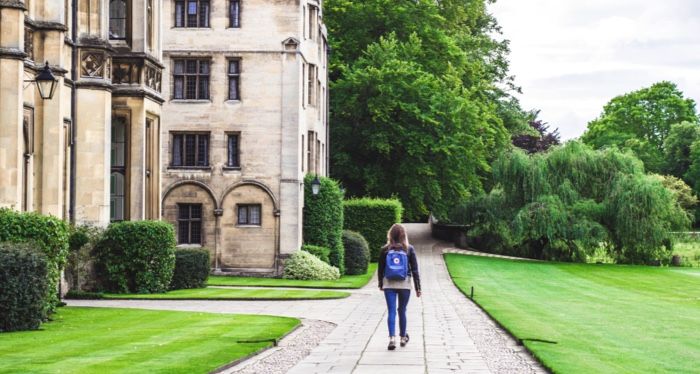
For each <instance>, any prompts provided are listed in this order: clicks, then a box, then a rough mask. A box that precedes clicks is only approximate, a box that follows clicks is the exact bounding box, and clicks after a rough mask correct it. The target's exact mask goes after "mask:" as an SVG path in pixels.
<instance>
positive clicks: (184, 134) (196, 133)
mask: <svg viewBox="0 0 700 374" xmlns="http://www.w3.org/2000/svg"><path fill="white" fill-rule="evenodd" d="M178 136H182V140H181V143H180V150H181V152H182V154H181V155H180V165H177V164H175V158H176V157H175V142H176V141H177V140H176V137H178ZM188 136H194V137H195V140H194V146H195V149H194V165H187V164H186V161H185V160H186V158H187V156H188V155H187V149H186V148H187V146H186V141H187V137H188ZM201 137H204V138H206V145H205V150H204V152H205V154H204V157H205V158H206V162H205V164H204V165H199V161H200V160H199V159H200V156H201V154H200V147H201V145H202V144H201V143H200V139H201ZM168 168H169V169H204V170H209V169H211V134H210V133H209V132H203V131H172V132H170V164H169V165H168Z"/></svg>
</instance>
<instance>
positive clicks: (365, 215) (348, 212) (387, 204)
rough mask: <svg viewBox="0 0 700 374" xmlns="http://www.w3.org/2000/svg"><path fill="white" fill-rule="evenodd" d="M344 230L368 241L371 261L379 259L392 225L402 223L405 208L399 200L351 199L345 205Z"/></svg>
mask: <svg viewBox="0 0 700 374" xmlns="http://www.w3.org/2000/svg"><path fill="white" fill-rule="evenodd" d="M343 210H344V213H343V215H344V228H345V229H346V230H352V231H357V232H358V233H360V234H361V235H362V236H363V237H364V238H365V239H366V240H367V244H368V245H369V250H370V253H371V260H372V261H374V262H376V261H377V260H378V259H379V252H381V249H382V246H384V245H385V244H386V233H387V231H389V228H391V225H393V224H395V223H399V222H401V214H402V212H403V206H402V205H401V202H400V201H399V200H397V199H371V198H361V199H351V200H346V201H345V202H344V203H343Z"/></svg>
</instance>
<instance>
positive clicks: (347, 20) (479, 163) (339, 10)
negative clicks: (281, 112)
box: [325, 0, 527, 220]
mask: <svg viewBox="0 0 700 374" xmlns="http://www.w3.org/2000/svg"><path fill="white" fill-rule="evenodd" d="M486 3H487V1H485V0H446V1H440V2H435V1H431V0H363V1H360V0H327V2H326V4H325V11H326V22H327V25H328V28H329V34H330V35H331V39H330V45H331V48H332V50H333V53H332V55H331V66H330V69H331V72H330V76H331V82H330V88H331V90H333V95H331V107H330V110H331V119H330V121H331V142H332V146H333V152H332V155H331V157H332V160H331V161H332V164H331V174H332V175H333V176H334V177H336V178H338V179H340V180H341V181H342V183H343V185H344V186H345V187H346V189H347V193H348V195H350V196H376V197H390V196H396V197H398V198H399V199H401V201H402V203H403V205H404V207H405V212H404V218H405V219H407V220H415V219H419V218H423V217H425V216H426V215H427V214H428V213H430V212H433V213H434V214H436V215H437V216H445V215H446V213H447V212H448V210H449V207H451V206H454V205H455V204H457V203H459V202H461V201H462V200H463V199H465V198H466V197H467V196H469V195H470V194H471V193H473V192H476V191H480V190H481V188H482V183H481V182H482V179H483V176H484V175H486V174H487V173H488V172H489V170H490V166H489V163H490V162H491V161H492V160H493V159H495V158H496V156H497V154H498V152H499V151H500V150H502V149H504V148H506V147H507V146H508V145H509V141H510V138H511V133H512V132H514V131H515V132H517V131H522V130H523V129H525V128H526V127H527V120H526V119H527V117H526V113H525V112H524V111H522V109H520V106H519V104H518V102H517V100H516V99H514V98H513V97H512V96H510V95H509V93H508V92H510V91H509V90H513V89H515V87H514V86H513V85H512V78H511V77H509V76H508V75H507V69H508V64H507V59H506V57H507V52H508V45H507V42H505V41H498V40H496V39H494V38H493V37H492V34H494V33H497V32H498V25H497V24H496V21H495V19H494V18H493V17H492V16H491V15H489V14H488V12H487V11H486V5H487V4H486Z"/></svg>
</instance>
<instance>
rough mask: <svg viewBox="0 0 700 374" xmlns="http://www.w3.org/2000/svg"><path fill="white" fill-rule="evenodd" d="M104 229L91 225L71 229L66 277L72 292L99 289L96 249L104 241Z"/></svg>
mask: <svg viewBox="0 0 700 374" xmlns="http://www.w3.org/2000/svg"><path fill="white" fill-rule="evenodd" d="M104 231H105V230H104V229H103V228H101V227H94V226H89V225H81V226H73V227H71V233H70V239H69V243H70V244H69V247H70V251H69V254H68V262H67V263H66V267H65V269H64V275H65V278H66V281H67V282H68V287H69V288H70V290H71V291H93V290H96V289H99V288H100V286H99V284H98V279H97V273H96V272H95V261H94V254H93V252H94V249H95V247H96V246H97V245H99V243H100V242H101V241H102V239H103V236H104Z"/></svg>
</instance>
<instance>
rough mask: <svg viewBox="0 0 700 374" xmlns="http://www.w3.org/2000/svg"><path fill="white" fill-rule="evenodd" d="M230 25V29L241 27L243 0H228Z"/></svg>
mask: <svg viewBox="0 0 700 374" xmlns="http://www.w3.org/2000/svg"><path fill="white" fill-rule="evenodd" d="M228 3H229V4H228V27H229V28H230V29H240V28H241V14H242V13H243V12H242V9H241V7H242V3H243V1H242V0H229V2H228Z"/></svg>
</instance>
